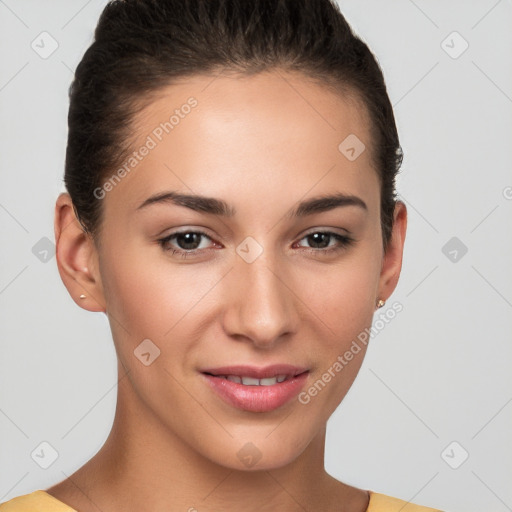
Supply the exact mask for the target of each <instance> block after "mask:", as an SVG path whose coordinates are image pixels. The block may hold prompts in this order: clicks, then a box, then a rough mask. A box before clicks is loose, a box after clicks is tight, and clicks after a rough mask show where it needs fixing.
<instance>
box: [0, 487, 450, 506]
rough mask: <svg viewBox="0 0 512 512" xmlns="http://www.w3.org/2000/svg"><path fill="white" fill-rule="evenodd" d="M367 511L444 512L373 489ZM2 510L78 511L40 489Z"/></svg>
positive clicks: (15, 499)
mask: <svg viewBox="0 0 512 512" xmlns="http://www.w3.org/2000/svg"><path fill="white" fill-rule="evenodd" d="M369 492H370V503H369V505H368V508H367V509H366V512H442V511H440V510H438V509H434V508H427V507H421V506H419V505H413V504H412V503H408V502H407V501H403V500H400V499H398V498H392V497H390V496H385V495H384V494H379V493H376V492H373V491H369ZM0 512H76V510H75V509H74V508H71V507H70V506H68V505H66V504H65V503H62V501H59V500H58V499H57V498H54V497H53V496H52V495H51V494H48V493H47V492H46V491H44V490H42V489H39V490H37V491H34V492H31V493H30V494H23V495H22V496H18V497H17V498H12V499H11V500H9V501H6V502H4V503H0Z"/></svg>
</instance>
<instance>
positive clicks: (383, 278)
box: [377, 201, 407, 300]
mask: <svg viewBox="0 0 512 512" xmlns="http://www.w3.org/2000/svg"><path fill="white" fill-rule="evenodd" d="M406 230H407V208H406V206H405V203H404V202H402V201H397V202H396V205H395V211H394V214H393V230H392V233H391V239H390V241H389V243H388V246H387V248H386V252H385V253H384V255H383V258H382V268H381V272H380V279H379V290H378V291H379V294H378V296H377V299H383V300H386V299H387V298H388V297H389V296H390V295H391V294H392V293H393V291H394V289H395V288H396V285H397V283H398V278H399V277H400V271H401V269H402V256H403V252H404V242H405V232H406Z"/></svg>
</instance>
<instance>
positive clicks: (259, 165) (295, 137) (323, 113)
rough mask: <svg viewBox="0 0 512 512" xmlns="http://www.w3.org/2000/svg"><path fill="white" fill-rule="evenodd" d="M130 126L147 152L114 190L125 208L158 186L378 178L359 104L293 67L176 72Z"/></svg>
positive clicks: (202, 189)
mask: <svg viewBox="0 0 512 512" xmlns="http://www.w3.org/2000/svg"><path fill="white" fill-rule="evenodd" d="M132 128H133V133H134V141H133V143H132V147H133V148H134V149H135V150H137V149H138V148H142V147H143V146H145V145H146V146H148V147H149V146H151V150H150V151H145V155H144V157H143V158H140V159H139V160H138V162H137V163H136V168H134V170H135V172H130V173H127V174H129V176H128V178H127V179H123V183H122V184H121V185H122V186H119V187H116V190H115V193H114V194H111V195H112V196H116V195H117V196H119V195H120V192H121V190H123V191H124V194H123V195H124V199H123V201H127V202H128V203H130V204H132V206H134V205H135V203H136V202H140V200H142V199H144V197H145V196H147V195H148V194H150V193H155V192H157V191H158V188H159V187H164V186H165V187H166V188H174V189H177V188H178V189H180V188H181V189H182V190H187V189H188V191H190V190H193V191H194V192H196V193H205V194H208V195H213V194H217V195H222V193H223V191H224V192H225V191H226V190H227V187H228V185H230V184H233V183H236V184H237V192H240V190H242V185H243V184H244V183H245V184H246V185H247V186H250V187H253V190H255V189H257V188H258V187H265V186H267V187H268V186H271V187H281V188H282V190H285V189H286V188H288V189H290V186H294V187H296V189H297V191H301V190H302V191H303V192H306V191H307V190H308V189H311V188H312V187H314V186H315V183H318V182H319V181H322V182H323V183H324V184H325V185H326V186H327V185H328V186H330V187H332V186H333V185H334V184H335V183H338V184H341V185H343V184H344V183H345V184H346V185H348V187H349V188H352V190H350V192H351V193H359V194H360V193H361V192H362V189H363V188H364V187H366V186H368V184H369V182H370V181H372V184H373V182H375V179H376V178H377V177H376V174H375V171H374V169H373V165H372V161H373V160H372V158H371V156H372V155H371V150H372V144H371V140H370V124H369V119H368V114H367V110H366V108H365V106H364V105H363V104H362V103H361V102H360V101H359V100H358V98H357V96H356V95H355V94H342V93H339V94H336V93H334V92H333V91H332V90H330V89H327V88H326V87H323V86H322V85H319V84H318V83H316V82H313V81H312V80H311V79H308V78H307V77H305V76H303V75H300V74H296V73H286V72H284V71H273V72H265V73H260V74H256V75H252V76H245V75H217V76H202V75H196V76H193V77H190V78H187V79H181V80H180V81H178V82H176V83H173V84H172V85H169V86H166V87H164V88H161V89H160V90H158V91H157V92H156V94H153V95H152V98H151V101H149V103H148V104H147V105H146V106H145V108H144V109H142V110H141V111H140V112H139V113H138V114H137V115H136V116H135V117H134V120H133V126H132ZM347 141H348V142H347ZM362 148H364V149H362ZM347 149H348V150H351V149H355V151H356V152H357V153H359V152H361V154H360V155H359V156H358V155H356V156H357V159H353V158H351V157H353V153H354V152H352V154H351V153H347V152H346V150H347ZM333 167H336V169H335V172H329V171H330V169H333ZM325 175H329V176H328V177H327V178H322V177H323V176H325Z"/></svg>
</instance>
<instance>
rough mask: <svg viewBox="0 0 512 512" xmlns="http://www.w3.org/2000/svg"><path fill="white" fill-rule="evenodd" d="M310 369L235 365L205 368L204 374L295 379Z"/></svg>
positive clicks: (285, 365)
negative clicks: (279, 376) (278, 376)
mask: <svg viewBox="0 0 512 512" xmlns="http://www.w3.org/2000/svg"><path fill="white" fill-rule="evenodd" d="M307 371H308V369H307V368H305V367H302V366H294V365H291V364H273V365H270V366H262V367H257V366H248V365H234V366H222V367H217V368H205V369H203V370H201V372H202V373H209V374H211V375H225V376H227V375H238V376H239V377H252V378H253V379H266V378H270V377H275V376H276V375H286V376H287V377H295V376H296V375H300V374H301V373H304V372H307Z"/></svg>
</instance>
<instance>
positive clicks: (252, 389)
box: [201, 364, 309, 412]
mask: <svg viewBox="0 0 512 512" xmlns="http://www.w3.org/2000/svg"><path fill="white" fill-rule="evenodd" d="M201 374H202V375H203V376H204V378H205V379H206V381H207V382H208V384H209V385H210V387H211V389H213V391H215V392H216V394H217V395H218V396H219V397H220V398H221V399H222V400H223V401H224V402H226V403H228V404H230V405H232V406H234V407H236V408H237V409H242V410H245V411H251V412H269V411H272V410H274V409H277V408H279V407H281V406H283V405H284V404H286V403H287V402H289V401H290V400H291V399H292V398H293V397H294V396H296V395H297V394H298V393H299V392H300V390H301V389H302V388H303V386H304V384H305V382H306V380H307V377H308V374H309V369H308V368H306V367H298V366H292V365H288V364H280V365H272V366H267V367H264V368H257V367H252V366H244V365H239V366H229V367H222V368H209V369H204V370H201Z"/></svg>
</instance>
